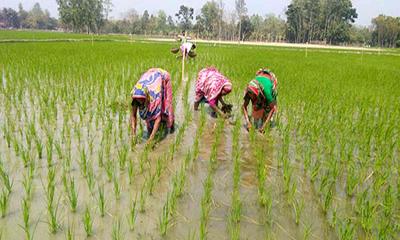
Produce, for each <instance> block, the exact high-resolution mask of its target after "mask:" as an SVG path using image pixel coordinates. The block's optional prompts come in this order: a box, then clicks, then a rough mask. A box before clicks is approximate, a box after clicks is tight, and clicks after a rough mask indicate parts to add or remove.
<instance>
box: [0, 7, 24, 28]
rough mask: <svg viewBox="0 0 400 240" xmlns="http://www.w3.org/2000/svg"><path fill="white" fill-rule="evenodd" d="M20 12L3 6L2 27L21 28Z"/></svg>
mask: <svg viewBox="0 0 400 240" xmlns="http://www.w3.org/2000/svg"><path fill="white" fill-rule="evenodd" d="M19 25H20V21H19V18H18V13H17V12H16V11H15V10H14V9H12V8H3V10H1V11H0V27H5V28H19Z"/></svg>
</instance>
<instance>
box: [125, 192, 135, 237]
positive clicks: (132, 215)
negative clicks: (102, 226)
mask: <svg viewBox="0 0 400 240" xmlns="http://www.w3.org/2000/svg"><path fill="white" fill-rule="evenodd" d="M136 218H137V210H136V198H135V200H131V204H130V208H129V213H128V215H127V219H128V224H129V230H130V231H132V232H133V231H134V230H135V224H136Z"/></svg>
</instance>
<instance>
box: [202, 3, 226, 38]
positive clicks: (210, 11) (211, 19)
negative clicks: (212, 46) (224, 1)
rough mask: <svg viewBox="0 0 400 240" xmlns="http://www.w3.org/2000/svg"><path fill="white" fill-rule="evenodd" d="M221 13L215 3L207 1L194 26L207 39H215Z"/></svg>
mask: <svg viewBox="0 0 400 240" xmlns="http://www.w3.org/2000/svg"><path fill="white" fill-rule="evenodd" d="M220 14H221V11H220V9H219V7H218V4H217V2H215V1H214V0H213V1H208V2H206V3H205V4H204V5H203V7H202V8H201V14H200V15H199V16H197V17H196V21H197V22H196V25H198V28H199V29H201V31H202V32H203V33H205V35H207V36H208V37H216V36H217V35H218V31H219V29H218V25H219V23H220V21H221V19H222V16H221V15H220Z"/></svg>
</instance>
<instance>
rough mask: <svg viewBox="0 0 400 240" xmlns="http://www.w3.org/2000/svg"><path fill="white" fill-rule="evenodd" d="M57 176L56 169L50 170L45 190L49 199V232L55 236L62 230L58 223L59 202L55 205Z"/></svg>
mask: <svg viewBox="0 0 400 240" xmlns="http://www.w3.org/2000/svg"><path fill="white" fill-rule="evenodd" d="M55 176H56V171H55V168H54V167H51V168H49V169H48V172H47V185H46V187H45V189H44V191H45V193H46V199H47V214H48V222H47V223H48V225H49V231H50V232H51V233H53V234H55V233H56V232H57V231H58V229H59V228H60V225H59V223H58V216H57V212H58V207H59V200H58V201H57V203H55V199H54V196H55V186H56V183H55Z"/></svg>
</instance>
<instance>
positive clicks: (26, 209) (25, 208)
mask: <svg viewBox="0 0 400 240" xmlns="http://www.w3.org/2000/svg"><path fill="white" fill-rule="evenodd" d="M21 208H22V219H23V224H22V225H19V226H20V227H21V228H22V230H24V233H25V239H27V240H31V239H33V234H32V233H31V230H30V228H31V226H30V201H29V200H27V199H26V198H23V199H22V202H21Z"/></svg>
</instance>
